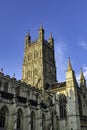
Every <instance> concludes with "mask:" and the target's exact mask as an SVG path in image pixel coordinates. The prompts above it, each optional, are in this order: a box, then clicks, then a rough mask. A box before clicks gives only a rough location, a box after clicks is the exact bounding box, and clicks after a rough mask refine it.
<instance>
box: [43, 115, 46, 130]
mask: <svg viewBox="0 0 87 130" xmlns="http://www.w3.org/2000/svg"><path fill="white" fill-rule="evenodd" d="M42 130H46V119H45V115H44V114H42Z"/></svg>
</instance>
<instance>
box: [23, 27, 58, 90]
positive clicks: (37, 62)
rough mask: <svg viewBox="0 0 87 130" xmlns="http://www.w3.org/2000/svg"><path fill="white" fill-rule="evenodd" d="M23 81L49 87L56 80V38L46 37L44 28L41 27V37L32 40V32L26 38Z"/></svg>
mask: <svg viewBox="0 0 87 130" xmlns="http://www.w3.org/2000/svg"><path fill="white" fill-rule="evenodd" d="M22 81H24V82H26V83H27V84H30V85H32V86H35V87H37V88H39V89H43V88H44V89H48V88H49V87H50V85H52V84H54V83H55V82H56V65H55V55H54V39H53V37H52V34H51V35H50V38H49V40H48V41H46V40H45V39H44V29H43V27H42V26H41V27H40V29H39V37H38V39H37V40H35V41H31V37H30V34H29V33H28V35H27V36H26V38H25V51H24V60H23V65H22Z"/></svg>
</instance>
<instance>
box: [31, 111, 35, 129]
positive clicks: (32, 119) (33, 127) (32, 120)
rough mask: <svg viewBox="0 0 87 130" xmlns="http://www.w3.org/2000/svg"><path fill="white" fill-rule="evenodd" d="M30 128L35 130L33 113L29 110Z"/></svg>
mask: <svg viewBox="0 0 87 130" xmlns="http://www.w3.org/2000/svg"><path fill="white" fill-rule="evenodd" d="M31 130H35V113H34V112H33V111H32V112H31Z"/></svg>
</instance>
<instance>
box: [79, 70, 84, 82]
mask: <svg viewBox="0 0 87 130" xmlns="http://www.w3.org/2000/svg"><path fill="white" fill-rule="evenodd" d="M83 79H84V75H83V71H82V68H81V70H80V80H83Z"/></svg>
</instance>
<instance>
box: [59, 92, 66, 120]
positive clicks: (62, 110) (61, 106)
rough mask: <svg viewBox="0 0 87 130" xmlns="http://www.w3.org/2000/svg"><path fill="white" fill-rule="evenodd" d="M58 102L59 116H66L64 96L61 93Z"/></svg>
mask: <svg viewBox="0 0 87 130" xmlns="http://www.w3.org/2000/svg"><path fill="white" fill-rule="evenodd" d="M59 103H60V118H65V117H66V96H65V95H64V94H61V95H60V96H59Z"/></svg>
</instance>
